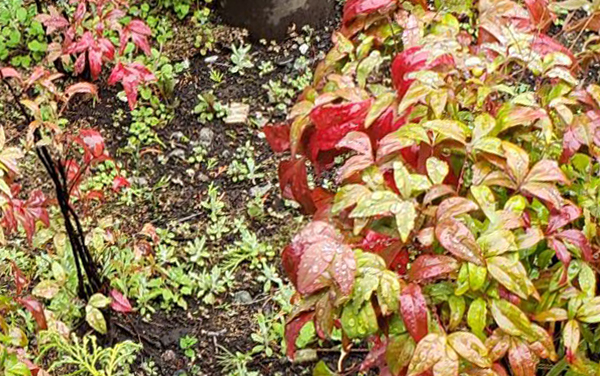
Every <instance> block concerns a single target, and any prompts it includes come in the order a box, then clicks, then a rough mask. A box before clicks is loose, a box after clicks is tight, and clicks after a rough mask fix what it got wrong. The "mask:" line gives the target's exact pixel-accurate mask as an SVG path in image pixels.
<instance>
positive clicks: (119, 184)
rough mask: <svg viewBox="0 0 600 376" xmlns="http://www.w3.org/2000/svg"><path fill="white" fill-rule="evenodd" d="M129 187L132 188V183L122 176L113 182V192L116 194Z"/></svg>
mask: <svg viewBox="0 0 600 376" xmlns="http://www.w3.org/2000/svg"><path fill="white" fill-rule="evenodd" d="M129 187H131V183H130V182H129V180H127V179H126V178H124V177H122V176H116V177H115V179H114V180H113V184H112V190H113V191H114V192H119V191H121V189H123V188H129Z"/></svg>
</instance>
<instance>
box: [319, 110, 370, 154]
mask: <svg viewBox="0 0 600 376" xmlns="http://www.w3.org/2000/svg"><path fill="white" fill-rule="evenodd" d="M371 101H372V100H371V99H367V100H364V101H362V102H356V103H342V104H334V105H321V106H318V107H315V108H314V109H313V110H312V111H311V113H310V119H311V121H312V122H313V124H314V125H315V126H316V127H317V129H329V128H333V127H337V126H340V125H342V124H346V123H354V124H358V125H364V122H365V118H366V117H367V113H368V112H369V109H370V108H371ZM344 135H345V134H344ZM344 135H342V137H344ZM340 139H341V138H340ZM338 141H339V140H338ZM336 143H337V142H336ZM334 146H335V145H334Z"/></svg>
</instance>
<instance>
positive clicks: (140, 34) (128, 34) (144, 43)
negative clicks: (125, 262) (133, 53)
mask: <svg viewBox="0 0 600 376" xmlns="http://www.w3.org/2000/svg"><path fill="white" fill-rule="evenodd" d="M150 35H152V30H151V29H150V28H149V27H148V26H146V24H145V23H144V22H143V21H141V20H132V21H131V22H129V24H128V25H127V26H125V27H124V28H123V30H122V31H121V35H120V38H119V44H120V49H119V54H123V51H125V47H127V41H128V40H129V39H130V38H131V41H132V42H133V43H134V44H135V45H136V46H137V47H139V48H140V49H141V50H142V51H144V53H145V54H146V55H150V53H151V51H150V43H149V42H148V37H149V36H150Z"/></svg>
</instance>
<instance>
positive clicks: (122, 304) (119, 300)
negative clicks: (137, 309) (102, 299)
mask: <svg viewBox="0 0 600 376" xmlns="http://www.w3.org/2000/svg"><path fill="white" fill-rule="evenodd" d="M110 297H111V298H112V303H110V307H111V308H112V309H113V310H114V311H116V312H121V313H129V312H133V308H132V307H131V303H129V300H128V299H127V298H126V297H125V295H123V294H122V293H121V292H119V291H117V290H114V289H113V290H111V292H110Z"/></svg>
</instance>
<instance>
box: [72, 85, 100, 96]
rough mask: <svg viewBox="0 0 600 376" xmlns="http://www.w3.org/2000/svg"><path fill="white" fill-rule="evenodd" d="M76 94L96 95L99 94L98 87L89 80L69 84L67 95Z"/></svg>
mask: <svg viewBox="0 0 600 376" xmlns="http://www.w3.org/2000/svg"><path fill="white" fill-rule="evenodd" d="M75 94H91V95H93V96H94V97H97V96H98V88H97V87H96V85H92V84H90V83H88V82H79V83H76V84H74V85H71V86H69V87H68V88H66V90H65V95H66V96H67V97H68V98H71V97H72V96H73V95H75Z"/></svg>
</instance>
